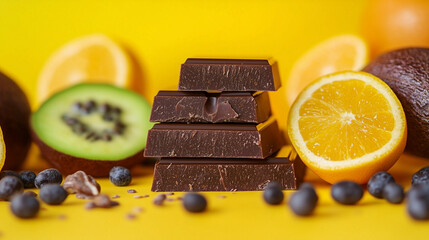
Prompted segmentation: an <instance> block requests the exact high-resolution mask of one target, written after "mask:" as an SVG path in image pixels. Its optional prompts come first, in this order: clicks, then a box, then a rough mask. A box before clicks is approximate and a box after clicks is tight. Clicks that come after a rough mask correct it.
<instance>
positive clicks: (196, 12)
mask: <svg viewBox="0 0 429 240" xmlns="http://www.w3.org/2000/svg"><path fill="white" fill-rule="evenodd" d="M364 2H365V1H363V0H362V1H361V0H356V1H342V0H327V1H318V0H308V1H292V0H290V1H286V0H284V1H280V0H279V1H254V0H235V1H230V0H218V1H199V0H193V1H191V0H184V1H166V0H165V1H155V0H154V1H151V2H150V1H136V0H134V1H132V0H122V1H109V0H104V1H102V0H99V1H88V0H74V1H50V0H37V1H29V0H13V1H12V0H10V1H7V0H3V1H0V69H2V71H4V72H5V73H7V74H8V75H10V76H11V77H13V78H14V79H16V80H17V82H18V83H19V84H20V85H21V86H22V87H23V88H24V90H25V92H26V93H27V94H28V96H29V98H30V99H31V102H32V106H33V108H34V107H35V101H34V100H35V96H36V92H35V89H36V79H37V77H38V75H39V72H40V71H41V68H42V66H43V65H44V63H45V61H46V60H47V59H48V57H49V56H50V55H51V54H52V53H53V52H54V51H55V50H56V49H57V48H58V47H60V46H61V45H63V44H64V43H65V42H68V41H69V40H71V39H73V38H76V37H79V36H82V35H85V34H91V33H105V34H107V35H109V36H112V37H113V38H114V39H116V40H118V41H119V42H120V43H122V44H123V45H124V46H125V47H127V49H129V50H130V51H131V52H132V53H133V57H134V61H135V63H136V65H137V66H140V69H141V71H140V75H139V79H141V84H140V85H139V86H140V89H141V92H142V93H143V94H144V96H146V97H147V98H148V100H150V101H152V98H153V96H154V95H155V94H156V92H157V91H158V90H160V89H175V88H177V82H178V76H179V69H180V64H181V63H183V62H184V61H185V59H186V58H187V57H236V58H239V57H240V58H241V57H247V58H268V57H272V58H275V59H276V60H277V61H278V63H279V69H280V74H281V77H282V79H283V81H286V80H287V76H288V74H289V70H290V68H291V66H292V65H293V63H294V62H295V61H296V60H297V59H298V58H299V57H300V56H301V55H302V54H303V53H304V52H305V51H306V50H308V49H309V48H310V47H311V46H313V45H314V44H316V43H318V42H320V41H322V40H324V39H327V38H329V37H331V36H333V35H337V34H343V33H358V32H359V29H360V26H359V24H360V22H361V13H362V9H363V6H364ZM283 91H284V88H283V89H281V90H280V91H279V92H276V93H272V94H270V95H271V96H270V97H271V100H272V104H273V108H274V111H275V113H276V116H277V117H278V119H279V123H280V126H281V127H283V129H284V126H285V122H286V108H287V106H286V105H285V103H286V101H285V97H284V94H283ZM29 158H30V160H32V161H31V163H32V164H29V165H27V168H30V169H43V168H44V167H46V165H44V164H43V162H41V159H40V157H39V153H38V151H36V150H34V149H33V151H32V153H31V154H30V157H29ZM402 163H403V164H397V165H395V166H394V170H395V177H397V178H398V179H399V180H400V182H401V183H404V184H405V183H408V182H409V179H410V177H411V174H412V172H414V171H416V170H417V169H419V168H420V167H422V166H425V165H427V163H429V162H426V161H424V160H420V159H412V158H409V157H407V156H404V157H403V158H402ZM402 168H405V170H404V169H402ZM134 173H135V174H136V175H139V176H138V177H136V178H135V180H134V181H133V185H132V186H130V188H134V189H136V190H137V191H138V194H150V198H143V199H134V198H133V197H132V195H131V194H128V193H126V190H127V189H128V187H126V188H118V187H113V186H112V185H111V184H110V183H109V182H108V180H105V179H104V180H100V183H101V186H102V192H104V193H107V194H110V195H113V194H119V195H121V198H119V199H118V201H120V203H121V206H119V207H117V208H114V209H107V210H106V209H95V210H92V211H85V210H84V209H83V205H84V203H83V202H84V201H82V200H77V199H75V197H74V196H70V197H69V198H68V199H67V201H66V202H65V204H64V205H62V206H55V207H51V206H46V205H44V206H43V207H44V210H42V211H41V212H40V216H39V217H38V218H37V219H33V220H25V221H24V220H20V219H17V218H15V217H14V216H12V215H11V213H10V211H9V209H8V205H9V204H8V203H7V202H0V216H1V217H0V239H74V240H75V239H305V238H306V239H353V238H355V239H400V238H403V239H419V238H423V235H424V234H427V233H428V232H429V230H428V225H427V224H428V223H427V222H416V221H413V220H411V219H410V218H409V217H408V216H406V213H405V209H404V204H402V205H389V204H386V203H385V202H384V201H383V200H377V199H374V198H373V197H371V196H369V195H368V194H367V193H365V196H364V199H363V201H362V202H360V203H359V205H358V206H355V207H350V206H340V205H338V204H335V203H333V202H332V200H331V198H330V196H329V185H327V184H326V183H323V182H321V180H320V179H319V178H317V177H315V176H314V175H311V174H310V175H309V176H308V177H307V180H309V181H311V182H312V183H314V184H315V185H316V187H317V189H318V192H319V194H320V200H321V201H320V204H319V206H318V208H317V209H316V212H315V215H314V216H313V217H310V218H298V217H295V216H293V215H292V214H291V212H290V211H289V210H288V209H286V207H285V205H284V204H282V205H280V206H276V207H271V206H268V205H266V204H265V203H264V202H263V201H262V199H261V193H260V192H238V193H207V194H206V196H207V197H208V200H209V209H208V211H207V212H206V213H203V214H189V213H187V212H185V211H184V210H183V209H182V207H181V206H180V203H179V202H178V201H172V202H166V205H165V206H163V207H155V206H154V205H153V204H152V198H153V197H154V196H155V194H153V193H150V192H149V187H150V185H151V182H152V178H151V170H150V168H148V169H143V168H140V169H136V170H135V172H134ZM286 194H287V196H289V195H290V193H286ZM220 195H224V196H226V198H224V199H222V198H218V197H217V196H220ZM177 196H181V194H176V195H174V197H177ZM136 206H142V207H143V208H144V211H143V212H142V213H140V214H137V218H136V219H135V220H133V221H129V220H126V219H125V217H124V216H125V214H127V213H128V212H130V211H132V209H133V208H134V207H136ZM61 215H65V216H66V217H65V219H60V216H61Z"/></svg>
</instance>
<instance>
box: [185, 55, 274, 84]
mask: <svg viewBox="0 0 429 240" xmlns="http://www.w3.org/2000/svg"><path fill="white" fill-rule="evenodd" d="M280 86H281V82H280V79H279V74H278V69H277V64H276V63H274V64H273V65H270V63H269V62H268V60H247V59H202V58H188V60H186V62H185V63H184V64H182V67H181V70H180V79H179V90H182V91H276V90H277V89H278V88H280Z"/></svg>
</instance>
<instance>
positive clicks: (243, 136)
mask: <svg viewBox="0 0 429 240" xmlns="http://www.w3.org/2000/svg"><path fill="white" fill-rule="evenodd" d="M281 146H282V138H281V135H280V132H279V129H278V126H277V122H276V121H275V120H274V119H273V118H270V119H268V120H267V121H265V122H263V123H260V124H226V123H225V124H224V123H219V124H215V123H206V124H201V123H196V124H178V123H161V124H155V125H154V126H153V128H152V129H151V130H149V133H148V138H147V145H146V149H145V156H146V157H185V158H187V157H194V158H253V159H264V158H266V157H268V156H270V155H271V154H273V153H275V152H277V151H278V150H279V149H280V147H281Z"/></svg>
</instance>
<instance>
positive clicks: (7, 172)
mask: <svg viewBox="0 0 429 240" xmlns="http://www.w3.org/2000/svg"><path fill="white" fill-rule="evenodd" d="M6 176H14V177H17V178H19V179H21V176H20V175H19V174H18V173H17V172H15V171H11V170H5V171H1V172H0V179H2V178H4V177H6Z"/></svg>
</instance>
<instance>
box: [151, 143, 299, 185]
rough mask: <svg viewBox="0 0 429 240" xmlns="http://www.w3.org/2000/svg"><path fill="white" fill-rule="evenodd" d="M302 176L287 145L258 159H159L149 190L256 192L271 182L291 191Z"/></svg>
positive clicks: (296, 159) (297, 158) (294, 155)
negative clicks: (268, 155) (273, 154)
mask: <svg viewBox="0 0 429 240" xmlns="http://www.w3.org/2000/svg"><path fill="white" fill-rule="evenodd" d="M304 175H305V165H304V164H303V163H302V161H301V159H300V158H299V157H298V155H297V154H296V152H295V151H294V150H293V148H292V147H291V146H286V147H283V149H282V150H281V151H280V152H279V153H278V154H277V156H273V157H269V158H267V159H265V160H259V161H255V160H252V159H192V158H188V159H177V158H176V159H175V158H161V160H160V161H159V162H158V163H157V164H156V165H155V172H154V179H153V185H152V191H153V192H168V191H174V192H181V191H182V192H188V191H189V192H191V191H259V190H263V189H265V187H266V186H267V185H268V183H270V182H274V181H275V182H278V183H280V186H281V187H282V189H284V190H289V189H290V190H293V189H297V187H298V185H299V184H300V183H301V182H302V180H303V178H304Z"/></svg>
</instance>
